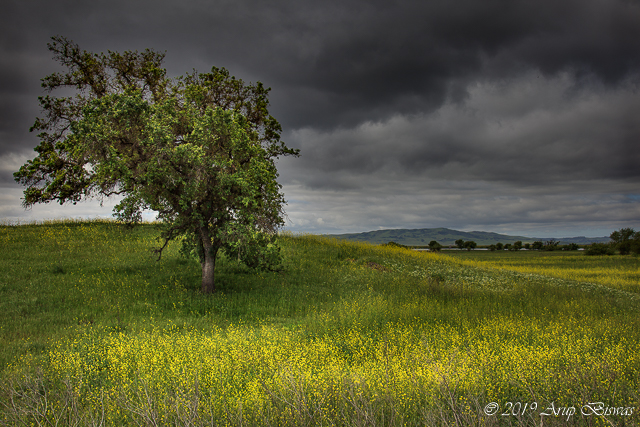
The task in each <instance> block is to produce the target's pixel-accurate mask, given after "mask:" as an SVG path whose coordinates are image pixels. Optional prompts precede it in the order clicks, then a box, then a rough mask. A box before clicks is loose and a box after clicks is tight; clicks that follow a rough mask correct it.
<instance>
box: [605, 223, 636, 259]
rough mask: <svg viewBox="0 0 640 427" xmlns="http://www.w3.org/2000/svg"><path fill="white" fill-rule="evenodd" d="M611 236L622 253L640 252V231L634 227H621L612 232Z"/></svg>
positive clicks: (614, 244)
mask: <svg viewBox="0 0 640 427" xmlns="http://www.w3.org/2000/svg"><path fill="white" fill-rule="evenodd" d="M609 237H610V238H611V241H612V244H613V246H614V247H615V248H616V249H617V250H618V251H619V252H620V255H627V254H630V253H636V254H640V231H639V232H636V231H635V230H634V229H633V228H621V229H620V230H616V231H614V232H613V233H611V235H610V236H609Z"/></svg>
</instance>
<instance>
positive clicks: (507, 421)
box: [0, 222, 640, 426]
mask: <svg viewBox="0 0 640 427" xmlns="http://www.w3.org/2000/svg"><path fill="white" fill-rule="evenodd" d="M154 238H155V231H154V228H153V226H152V225H145V226H143V227H141V228H137V229H134V230H127V229H126V228H125V227H124V226H121V225H118V224H115V223H109V222H58V223H50V224H41V225H22V226H4V227H0V245H1V247H2V248H3V252H2V257H0V369H1V371H0V379H1V383H2V387H1V389H0V424H1V425H8V426H9V425H10V426H13V425H108V426H120V425H145V426H146V425H149V426H151V425H196V426H199V425H233V426H240V425H274V426H281V425H291V426H294V425H354V426H360V425H362V426H364V425H370V426H374V425H375V426H378V425H385V426H386V425H416V426H417V425H420V426H422V425H428V426H436V425H478V426H493V425H530V426H540V425H544V426H550V425H607V426H611V425H614V426H623V425H625V426H626V425H629V426H630V425H638V424H639V423H640V417H639V416H638V411H639V410H640V398H639V396H638V390H639V386H640V316H638V309H639V308H640V297H639V295H638V292H639V290H638V286H637V282H638V280H637V277H638V267H639V261H638V258H635V257H621V256H614V257H608V258H599V257H586V256H579V255H568V256H567V255H564V254H563V255H562V256H561V255H555V254H554V255H550V256H546V255H545V256H537V254H533V253H517V254H511V253H506V254H504V255H503V254H501V253H500V254H499V255H498V254H491V253H486V255H485V254H482V255H480V252H476V253H473V254H470V253H462V252H460V253H458V254H456V255H452V254H450V255H439V254H428V253H417V252H412V251H408V250H404V249H397V248H389V247H380V246H377V247H376V246H371V245H367V244H357V243H348V242H345V241H337V240H328V239H322V238H319V237H316V236H282V237H281V238H280V242H281V245H282V247H283V254H284V257H285V269H284V271H282V272H279V273H260V272H254V271H252V270H249V269H247V268H246V267H243V266H241V265H238V264H237V263H235V262H234V261H232V260H228V259H224V258H222V259H221V260H220V262H219V264H218V266H217V286H218V289H219V292H218V293H216V294H215V295H202V294H200V293H199V292H198V289H199V285H200V283H199V282H200V267H199V264H198V262H197V261H196V260H186V259H182V258H180V257H179V255H178V247H179V245H178V244H174V245H173V246H169V247H168V249H167V252H166V254H164V255H163V258H162V260H161V261H156V260H155V258H154V257H153V255H152V253H151V248H153V247H154V246H155V245H157V242H156V241H155V239H154ZM573 270H576V271H581V272H582V273H580V274H576V273H574V272H573ZM563 271H564V272H563ZM567 271H569V272H567ZM565 273H566V274H565ZM583 273H584V274H583ZM612 278H613V279H612Z"/></svg>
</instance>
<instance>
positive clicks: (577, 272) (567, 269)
mask: <svg viewBox="0 0 640 427" xmlns="http://www.w3.org/2000/svg"><path fill="white" fill-rule="evenodd" d="M443 253H444V254H446V255H450V256H452V257H454V258H455V259H456V260H464V261H463V263H464V264H465V265H470V266H479V267H491V268H494V269H504V270H510V271H517V272H519V273H523V274H534V275H540V276H548V277H556V278H558V279H568V280H573V281H580V282H591V283H596V284H600V285H605V286H609V287H611V288H616V289H621V290H624V291H628V292H633V293H640V259H639V258H638V257H636V256H606V255H603V256H585V254H584V252H583V251H495V252H491V251H475V250H474V251H444V252H443Z"/></svg>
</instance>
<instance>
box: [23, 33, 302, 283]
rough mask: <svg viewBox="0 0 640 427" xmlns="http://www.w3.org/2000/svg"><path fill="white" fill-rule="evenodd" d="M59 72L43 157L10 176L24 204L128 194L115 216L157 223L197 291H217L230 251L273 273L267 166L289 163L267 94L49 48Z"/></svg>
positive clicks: (148, 59) (230, 81)
mask: <svg viewBox="0 0 640 427" xmlns="http://www.w3.org/2000/svg"><path fill="white" fill-rule="evenodd" d="M49 49H50V50H51V51H52V52H53V53H54V58H55V59H56V60H58V61H59V62H60V63H61V64H62V65H64V66H65V67H67V72H66V73H64V74H59V73H54V74H52V75H51V76H48V77H46V78H44V79H43V80H42V85H43V87H45V89H46V90H47V91H49V92H51V91H53V90H54V89H58V88H61V87H71V88H73V89H75V90H76V91H77V92H78V95H77V96H75V97H67V98H64V97H63V98H53V97H51V96H45V97H41V98H40V105H41V107H42V109H43V112H44V118H38V119H36V122H35V124H34V125H33V127H32V128H31V130H32V131H33V130H38V131H41V133H40V134H39V137H40V139H41V143H40V145H39V146H38V147H37V148H36V151H37V152H38V153H39V155H38V156H37V157H36V158H35V159H34V160H30V161H28V162H27V164H25V165H24V166H22V167H21V168H20V170H19V171H18V172H16V173H15V174H14V177H15V179H16V180H17V181H18V182H19V183H21V184H23V185H25V186H26V187H27V188H26V190H25V192H24V195H25V197H24V205H25V206H26V207H28V206H31V205H33V204H35V203H48V202H50V201H53V200H57V201H59V202H60V203H61V204H63V203H65V202H74V203H75V202H77V201H79V200H82V199H84V198H88V197H92V196H98V197H101V198H104V197H108V196H111V195H115V194H119V195H124V198H123V199H122V201H121V202H120V203H119V204H118V205H117V206H116V207H115V209H114V211H115V214H116V217H117V218H118V219H120V220H122V221H124V222H127V223H129V224H136V223H139V222H140V221H141V219H142V211H143V210H144V209H152V210H154V211H157V212H158V219H159V220H160V222H161V223H162V227H161V237H162V238H163V239H164V244H163V245H162V246H161V247H160V248H157V253H158V254H162V251H163V249H164V248H165V247H166V245H167V243H168V242H169V241H170V240H173V239H176V238H180V237H183V238H184V239H185V240H186V243H185V244H186V246H185V252H194V251H195V252H197V253H198V255H199V257H200V260H201V263H202V267H203V268H202V272H203V273H202V274H203V277H202V290H203V291H204V292H212V291H213V290H214V277H213V274H214V268H215V260H216V257H217V254H218V251H219V250H221V249H222V250H228V251H229V252H230V253H231V254H233V255H234V256H236V257H237V258H238V259H240V260H242V261H245V262H247V264H248V265H250V266H251V267H255V268H267V269H270V268H276V267H277V265H278V264H279V262H280V258H279V256H278V254H279V250H278V249H277V247H276V246H277V245H276V241H275V239H274V234H275V233H276V231H277V230H278V229H279V228H280V227H281V226H282V225H283V224H284V222H283V219H282V216H283V213H284V212H283V206H284V203H285V201H284V197H283V195H282V193H281V192H280V189H281V186H280V185H279V184H278V183H277V177H278V173H277V170H276V166H275V159H276V158H277V157H279V156H283V155H297V154H298V151H297V150H293V149H290V148H288V147H286V146H285V145H284V143H283V142H282V141H281V140H280V133H281V127H280V124H279V123H278V122H277V121H276V120H275V119H274V118H273V117H272V116H271V115H270V114H269V112H268V110H267V106H268V99H267V95H268V92H269V89H265V88H264V87H263V86H262V84H261V83H259V82H258V83H257V84H245V83H244V82H243V81H242V80H239V79H236V78H235V77H233V76H230V75H229V72H228V71H227V70H225V69H224V68H222V69H220V68H216V67H213V68H212V70H211V72H210V73H197V72H196V71H194V72H193V73H191V74H187V75H185V76H183V77H180V78H177V79H168V78H166V71H165V70H164V69H163V68H161V63H162V60H163V57H164V55H163V54H159V53H155V52H153V51H151V50H146V51H145V52H143V53H138V52H125V53H124V54H119V53H115V52H109V53H108V54H92V53H89V52H86V51H81V50H80V49H79V48H78V46H77V45H75V44H74V43H73V42H71V41H69V40H67V39H65V38H62V37H54V38H53V42H52V43H50V44H49Z"/></svg>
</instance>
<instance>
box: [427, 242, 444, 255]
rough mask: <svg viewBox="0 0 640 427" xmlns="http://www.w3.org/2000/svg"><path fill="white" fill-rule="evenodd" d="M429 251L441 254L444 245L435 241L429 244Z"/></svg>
mask: <svg viewBox="0 0 640 427" xmlns="http://www.w3.org/2000/svg"><path fill="white" fill-rule="evenodd" d="M429 249H431V250H432V251H435V252H439V251H440V249H442V245H441V244H440V243H438V242H437V241H435V240H432V241H430V242H429Z"/></svg>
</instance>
